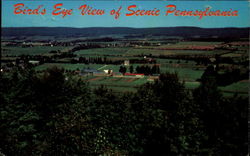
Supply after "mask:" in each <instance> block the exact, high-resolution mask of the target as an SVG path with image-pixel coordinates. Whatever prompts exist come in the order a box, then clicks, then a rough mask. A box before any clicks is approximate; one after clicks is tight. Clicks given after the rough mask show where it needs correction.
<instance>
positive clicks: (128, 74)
mask: <svg viewBox="0 0 250 156" xmlns="http://www.w3.org/2000/svg"><path fill="white" fill-rule="evenodd" d="M124 75H126V76H135V75H144V74H137V73H125V74H124Z"/></svg>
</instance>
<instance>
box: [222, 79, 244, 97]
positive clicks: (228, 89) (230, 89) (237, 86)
mask: <svg viewBox="0 0 250 156" xmlns="http://www.w3.org/2000/svg"><path fill="white" fill-rule="evenodd" d="M219 89H221V90H222V91H223V92H225V93H227V94H228V95H230V93H231V94H234V93H238V94H240V95H244V96H248V93H249V80H242V81H239V82H236V83H233V84H231V85H228V86H225V87H219Z"/></svg>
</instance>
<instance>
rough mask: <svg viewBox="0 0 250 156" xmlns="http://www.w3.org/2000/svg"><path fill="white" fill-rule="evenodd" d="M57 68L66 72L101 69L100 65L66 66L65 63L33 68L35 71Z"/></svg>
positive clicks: (47, 64)
mask: <svg viewBox="0 0 250 156" xmlns="http://www.w3.org/2000/svg"><path fill="white" fill-rule="evenodd" d="M54 66H56V67H58V68H64V69H66V70H77V69H83V68H91V69H98V68H100V67H102V66H103V65H101V64H89V65H87V64H66V63H45V64H42V65H40V66H37V67H35V70H38V71H40V70H46V69H48V68H51V67H54Z"/></svg>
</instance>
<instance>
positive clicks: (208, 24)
mask: <svg viewBox="0 0 250 156" xmlns="http://www.w3.org/2000/svg"><path fill="white" fill-rule="evenodd" d="M18 3H23V4H24V5H25V7H28V8H31V9H36V8H37V7H38V6H39V5H43V7H42V9H43V8H46V14H45V15H40V14H39V15H23V14H18V15H16V14H14V9H15V7H14V5H15V4H18ZM58 3H62V4H63V6H62V7H61V8H65V9H73V13H72V15H66V16H65V17H62V15H57V16H55V15H52V12H53V10H54V8H53V7H54V5H55V4H58ZM84 4H86V5H88V6H91V7H93V8H95V9H103V10H105V14H104V15H102V16H100V15H95V16H91V15H81V14H80V10H79V9H78V8H79V7H80V6H81V5H84ZM130 5H136V6H137V8H136V9H133V10H137V9H140V10H143V9H144V10H153V9H154V8H156V9H159V10H160V15H159V16H125V14H126V13H130V12H129V11H128V10H127V7H128V6H130ZM167 5H175V6H176V9H177V10H182V11H184V10H187V11H191V10H193V11H195V10H203V11H204V10H206V8H207V7H210V10H212V11H216V10H221V11H229V10H230V9H232V10H233V11H234V10H238V16H235V17H216V16H210V17H209V16H207V17H203V18H202V19H199V18H198V17H194V16H191V17H188V16H184V17H183V16H182V17H180V16H174V15H173V14H170V15H167V16H166V15H165V13H166V11H167V8H166V6H167ZM119 7H122V8H121V11H120V16H119V18H118V19H115V17H114V15H110V11H111V10H113V9H115V10H117V9H118V8H119ZM249 8H250V5H249V2H248V1H183V0H182V1H167V0H165V1H161V0H157V1H149V0H148V1H139V0H130V1H121V0H113V1H107V0H106V1H105V0H99V1H84V0H82V1H80V0H74V1H68V0H3V1H2V9H1V11H2V27H78V28H82V27H135V28H145V27H174V26H195V27H203V28H221V27H250V18H249ZM42 9H41V10H42Z"/></svg>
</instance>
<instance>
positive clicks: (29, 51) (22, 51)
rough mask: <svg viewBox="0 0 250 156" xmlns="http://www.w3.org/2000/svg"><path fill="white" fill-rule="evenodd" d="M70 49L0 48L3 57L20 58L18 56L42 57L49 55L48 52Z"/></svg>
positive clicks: (43, 47) (37, 47)
mask: <svg viewBox="0 0 250 156" xmlns="http://www.w3.org/2000/svg"><path fill="white" fill-rule="evenodd" d="M67 49H70V47H67V48H66V47H63V46H54V47H51V46H34V47H25V48H22V47H9V46H8V47H7V46H3V47H2V48H1V51H2V55H3V56H6V55H8V56H20V55H44V54H49V52H50V51H57V50H60V51H62V52H63V51H66V50H67Z"/></svg>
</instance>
